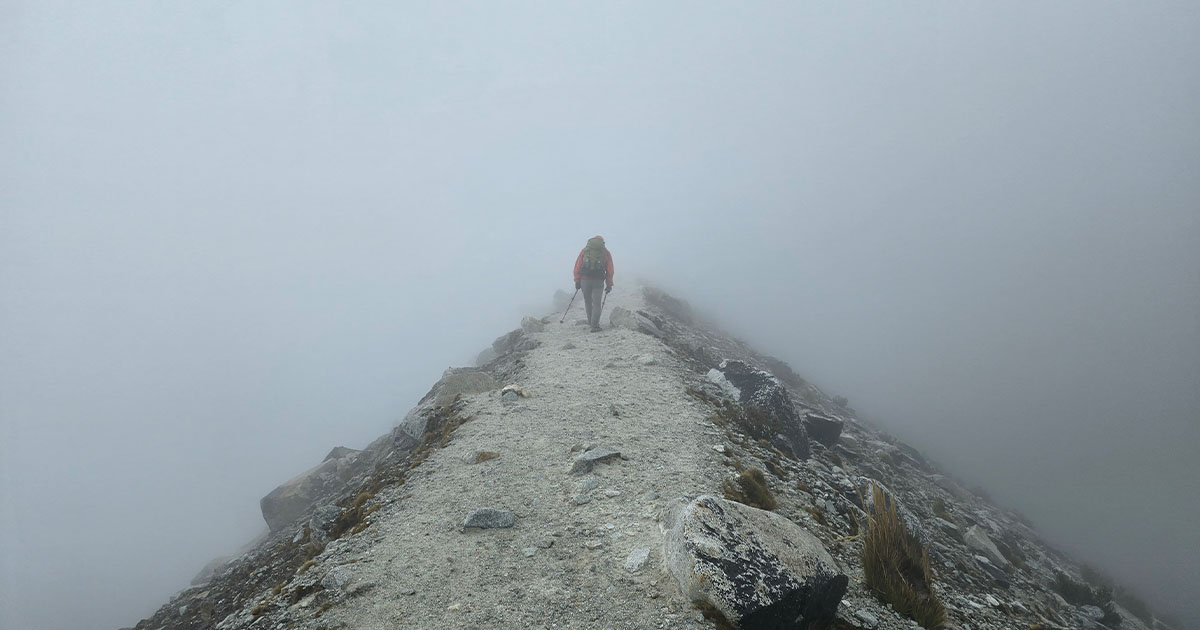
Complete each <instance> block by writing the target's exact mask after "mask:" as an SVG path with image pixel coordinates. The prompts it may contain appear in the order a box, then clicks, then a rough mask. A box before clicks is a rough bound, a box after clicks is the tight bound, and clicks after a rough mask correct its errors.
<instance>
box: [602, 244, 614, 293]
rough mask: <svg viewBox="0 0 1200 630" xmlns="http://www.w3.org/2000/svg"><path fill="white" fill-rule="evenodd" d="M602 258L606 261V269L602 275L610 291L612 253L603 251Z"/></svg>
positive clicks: (611, 283)
mask: <svg viewBox="0 0 1200 630" xmlns="http://www.w3.org/2000/svg"><path fill="white" fill-rule="evenodd" d="M604 257H605V258H606V259H607V260H606V261H605V262H607V263H608V269H606V270H605V273H604V281H605V282H607V283H608V288H610V289H611V288H612V285H613V263H612V252H610V251H608V250H604Z"/></svg>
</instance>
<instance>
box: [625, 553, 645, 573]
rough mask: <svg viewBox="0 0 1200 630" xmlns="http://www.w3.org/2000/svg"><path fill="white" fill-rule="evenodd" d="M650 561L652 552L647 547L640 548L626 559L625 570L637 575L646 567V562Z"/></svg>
mask: <svg viewBox="0 0 1200 630" xmlns="http://www.w3.org/2000/svg"><path fill="white" fill-rule="evenodd" d="M649 560H650V550H649V549H647V548H645V547H638V548H637V549H634V550H633V551H630V552H629V555H628V556H626V557H625V570H626V571H628V572H630V573H637V572H638V571H641V570H642V569H643V568H644V567H645V566H646V562H648V561H649Z"/></svg>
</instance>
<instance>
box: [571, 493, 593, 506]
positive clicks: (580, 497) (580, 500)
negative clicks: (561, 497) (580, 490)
mask: <svg viewBox="0 0 1200 630" xmlns="http://www.w3.org/2000/svg"><path fill="white" fill-rule="evenodd" d="M591 502H592V497H590V496H588V495H586V494H577V495H575V498H573V499H571V503H574V504H575V505H587V504H588V503H591Z"/></svg>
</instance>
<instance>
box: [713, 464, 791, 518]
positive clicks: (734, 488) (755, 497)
mask: <svg viewBox="0 0 1200 630" xmlns="http://www.w3.org/2000/svg"><path fill="white" fill-rule="evenodd" d="M721 490H723V491H724V492H725V498H726V499H729V500H730V501H737V502H738V503H744V504H746V505H749V506H751V507H756V508H759V509H760V510H774V509H775V508H776V506H777V505H778V504H777V503H776V501H775V496H774V495H772V494H771V489H770V488H769V487H768V486H767V476H766V475H764V474H763V471H761V470H759V469H757V468H751V469H748V470H745V471H743V472H742V474H740V475H738V478H737V483H736V484H735V483H734V482H731V481H726V482H725V483H724V484H722V485H721Z"/></svg>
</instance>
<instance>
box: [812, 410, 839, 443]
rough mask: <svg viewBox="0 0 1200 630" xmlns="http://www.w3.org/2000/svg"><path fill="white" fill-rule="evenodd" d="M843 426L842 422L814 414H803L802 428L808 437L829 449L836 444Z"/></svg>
mask: <svg viewBox="0 0 1200 630" xmlns="http://www.w3.org/2000/svg"><path fill="white" fill-rule="evenodd" d="M845 424H846V423H845V422H844V421H842V420H838V419H836V418H827V417H825V416H821V415H817V414H815V413H806V414H804V428H805V429H806V430H807V431H808V437H810V438H812V439H814V440H816V441H818V442H820V443H821V444H824V445H825V446H827V447H829V448H833V447H834V445H836V444H837V443H838V438H839V437H841V435H842V427H843V426H845Z"/></svg>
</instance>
